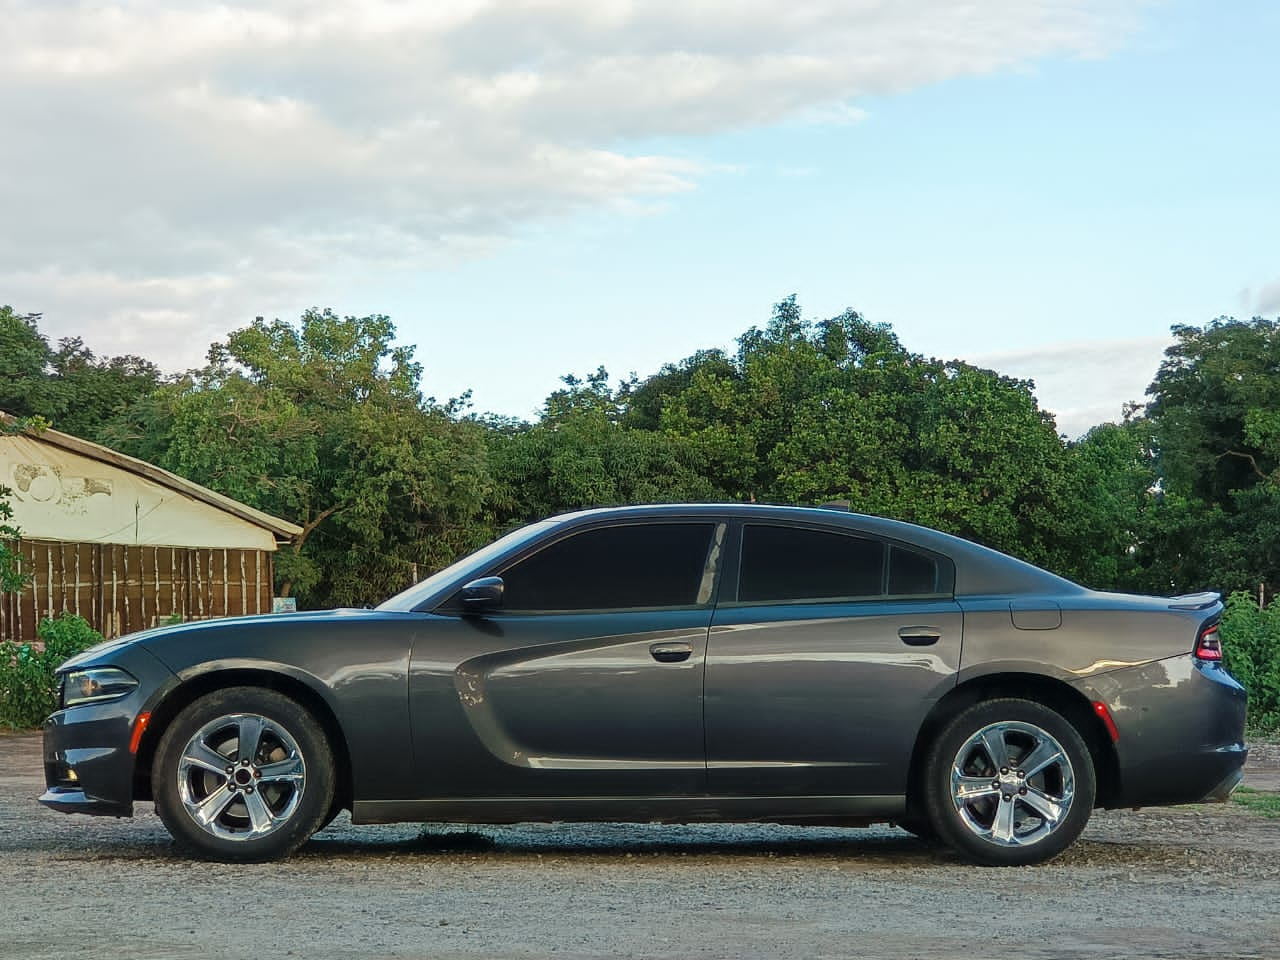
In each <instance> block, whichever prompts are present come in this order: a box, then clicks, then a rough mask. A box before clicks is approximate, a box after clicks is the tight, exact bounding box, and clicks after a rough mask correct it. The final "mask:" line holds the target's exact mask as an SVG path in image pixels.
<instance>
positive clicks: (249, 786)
mask: <svg viewBox="0 0 1280 960" xmlns="http://www.w3.org/2000/svg"><path fill="white" fill-rule="evenodd" d="M306 779H307V768H306V763H305V762H304V760H303V757H302V752H301V751H300V750H299V749H298V744H297V742H296V741H295V740H294V739H293V737H292V736H291V735H290V734H289V732H288V731H287V730H285V729H284V728H283V727H282V726H280V725H279V724H278V723H275V722H274V721H272V720H269V719H268V718H266V717H263V716H259V715H257V714H252V713H237V714H231V715H229V716H224V717H219V718H217V719H216V720H213V721H210V722H209V723H206V724H205V725H204V726H203V727H201V728H200V729H199V730H197V731H196V733H195V735H194V736H192V738H191V739H190V740H188V741H187V745H186V746H185V747H184V748H183V750H182V757H181V758H180V759H179V761H178V797H179V799H180V800H181V801H182V805H183V807H185V808H186V811H187V814H188V816H190V817H191V820H192V822H194V823H195V824H196V825H197V826H199V827H200V828H201V829H202V830H204V831H205V832H206V833H209V834H212V835H213V836H215V837H218V838H219V839H223V840H232V841H243V840H255V839H258V838H260V837H264V836H267V835H269V834H271V833H274V832H275V831H277V830H279V829H280V828H281V827H283V826H284V825H285V824H286V823H288V822H289V819H290V818H291V817H292V816H293V815H294V813H295V812H296V811H297V809H298V804H299V803H300V802H301V800H302V794H303V790H304V789H305V787H306Z"/></svg>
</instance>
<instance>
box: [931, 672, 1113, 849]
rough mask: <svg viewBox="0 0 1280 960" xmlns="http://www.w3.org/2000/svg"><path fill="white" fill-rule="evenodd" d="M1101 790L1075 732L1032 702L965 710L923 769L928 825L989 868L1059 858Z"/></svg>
mask: <svg viewBox="0 0 1280 960" xmlns="http://www.w3.org/2000/svg"><path fill="white" fill-rule="evenodd" d="M1001 753H1002V754H1003V755H1002V756H999V755H1000V754H1001ZM1096 789H1097V782H1096V779H1095V775H1094V769H1093V758H1092V756H1091V755H1090V753H1089V748H1088V746H1086V745H1085V742H1084V740H1083V739H1082V738H1081V736H1080V734H1079V732H1078V731H1077V730H1076V728H1075V727H1074V726H1072V725H1071V723H1070V722H1069V721H1067V720H1066V719H1065V718H1064V717H1063V716H1062V715H1061V714H1059V713H1057V712H1056V711H1054V710H1051V709H1049V708H1048V707H1046V706H1043V705H1042V704H1039V703H1035V702H1033V701H1030V700H1019V699H1012V698H1010V699H1002V700H988V701H986V702H983V703H978V704H975V705H973V706H971V707H969V708H968V709H966V710H964V711H962V712H961V713H959V714H957V715H956V716H955V717H954V718H953V719H952V720H951V721H950V722H949V723H947V724H946V726H944V727H943V729H942V731H941V732H940V733H939V735H938V737H937V739H936V740H935V741H934V742H933V745H932V748H931V749H930V751H929V755H928V757H927V759H926V761H925V783H924V800H925V808H926V809H927V811H928V814H929V821H930V822H931V823H932V824H933V827H934V829H935V830H936V831H937V833H938V836H939V837H940V838H941V839H942V840H943V841H945V842H946V843H947V845H948V846H950V847H952V848H953V849H955V850H957V851H958V852H959V853H961V854H962V855H963V856H964V857H966V858H967V859H969V860H971V861H973V862H975V863H980V864H985V865H988V866H1023V865H1027V864H1033V863H1043V862H1045V861H1046V860H1050V859H1052V858H1053V857H1056V856H1057V855H1058V854H1059V853H1061V852H1062V851H1063V850H1065V849H1066V848H1067V847H1069V846H1070V845H1071V844H1072V843H1074V842H1075V840H1076V838H1077V837H1079V836H1080V833H1081V831H1082V830H1084V828H1085V824H1087V823H1088V822H1089V816H1090V814H1092V812H1093V803H1094V795H1095V792H1096Z"/></svg>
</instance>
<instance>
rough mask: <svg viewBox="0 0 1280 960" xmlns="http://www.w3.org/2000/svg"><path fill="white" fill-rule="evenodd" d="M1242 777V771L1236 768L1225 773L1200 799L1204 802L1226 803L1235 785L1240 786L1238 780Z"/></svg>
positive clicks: (1233, 791)
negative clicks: (1231, 771)
mask: <svg viewBox="0 0 1280 960" xmlns="http://www.w3.org/2000/svg"><path fill="white" fill-rule="evenodd" d="M1243 779H1244V771H1243V770H1236V771H1235V772H1233V773H1230V774H1228V775H1227V777H1226V779H1224V780H1223V781H1222V782H1221V783H1220V784H1218V785H1217V786H1216V787H1214V788H1213V789H1212V790H1210V791H1209V792H1208V794H1206V795H1205V796H1204V797H1202V798H1201V799H1202V800H1203V801H1204V802H1205V803H1226V802H1227V801H1228V800H1229V799H1231V794H1233V793H1235V790H1236V787H1238V786H1240V781H1241V780H1243Z"/></svg>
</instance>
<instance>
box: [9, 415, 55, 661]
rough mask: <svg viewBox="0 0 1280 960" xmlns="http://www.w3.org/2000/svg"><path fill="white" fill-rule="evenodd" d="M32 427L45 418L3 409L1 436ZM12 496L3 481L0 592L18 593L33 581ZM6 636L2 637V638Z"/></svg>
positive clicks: (31, 428) (36, 426)
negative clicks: (24, 564)
mask: <svg viewBox="0 0 1280 960" xmlns="http://www.w3.org/2000/svg"><path fill="white" fill-rule="evenodd" d="M33 429H34V430H37V431H38V430H42V429H44V422H43V421H42V420H40V419H34V420H33V419H28V418H15V417H10V416H7V415H5V414H4V413H3V412H0V436H3V435H4V434H17V433H23V432H25V431H27V430H33ZM11 496H13V491H12V490H10V489H9V488H8V487H6V486H5V485H4V484H2V483H0V595H2V594H6V593H17V592H18V591H20V590H22V589H24V588H25V587H26V585H27V584H28V583H29V582H30V581H31V576H30V575H29V574H27V573H26V572H25V571H24V570H23V569H22V554H21V553H20V552H19V551H18V550H17V549H16V547H17V544H18V541H19V540H20V539H21V538H22V531H21V530H19V529H18V528H17V527H16V526H15V525H14V524H13V522H12V521H13V507H12V506H10V505H9V497H11ZM3 639H4V638H3V637H0V640H3Z"/></svg>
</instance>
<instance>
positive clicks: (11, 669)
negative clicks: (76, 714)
mask: <svg viewBox="0 0 1280 960" xmlns="http://www.w3.org/2000/svg"><path fill="white" fill-rule="evenodd" d="M36 635H37V636H38V637H39V638H40V643H38V644H31V643H15V642H14V641H12V640H4V641H0V726H6V727H15V728H18V729H27V728H30V727H37V726H39V725H40V724H42V723H44V720H45V717H47V716H48V715H49V714H51V713H52V712H53V711H54V710H55V709H57V706H58V704H57V697H58V692H57V689H56V686H55V684H54V678H53V677H54V671H56V670H57V669H58V667H59V666H61V665H62V663H63V661H65V660H67V659H69V658H70V657H73V656H75V655H76V654H77V653H80V652H81V651H82V650H87V649H89V648H90V647H91V646H93V645H94V644H95V643H101V642H102V634H100V633H98V631H96V630H94V629H93V627H91V626H89V623H88V621H87V620H85V619H84V617H77V616H75V615H74V614H70V613H64V614H62V615H61V616H59V617H57V618H56V619H53V620H49V619H45V620H41V621H40V626H39V627H37V628H36Z"/></svg>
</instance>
